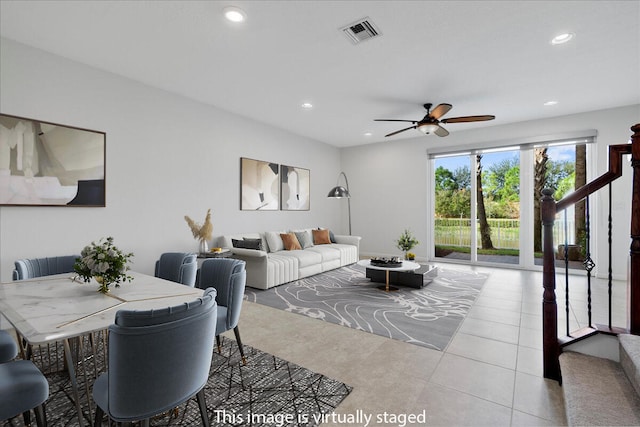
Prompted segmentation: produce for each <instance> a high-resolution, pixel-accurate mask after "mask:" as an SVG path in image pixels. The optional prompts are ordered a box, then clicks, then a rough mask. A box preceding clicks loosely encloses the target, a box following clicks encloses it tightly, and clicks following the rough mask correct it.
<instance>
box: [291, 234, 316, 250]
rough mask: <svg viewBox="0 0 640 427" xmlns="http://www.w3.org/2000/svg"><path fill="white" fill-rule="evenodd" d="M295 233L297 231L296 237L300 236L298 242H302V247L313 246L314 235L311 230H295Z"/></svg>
mask: <svg viewBox="0 0 640 427" xmlns="http://www.w3.org/2000/svg"><path fill="white" fill-rule="evenodd" d="M294 233H296V237H297V238H298V242H300V246H302V249H307V248H310V247H313V235H312V234H311V230H303V231H294Z"/></svg>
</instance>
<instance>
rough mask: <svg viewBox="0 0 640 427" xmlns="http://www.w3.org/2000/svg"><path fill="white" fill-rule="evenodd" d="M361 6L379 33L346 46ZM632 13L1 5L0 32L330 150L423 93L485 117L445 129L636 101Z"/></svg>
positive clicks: (367, 6)
mask: <svg viewBox="0 0 640 427" xmlns="http://www.w3.org/2000/svg"><path fill="white" fill-rule="evenodd" d="M229 5H234V6H238V7H240V8H242V9H243V10H244V11H245V12H246V14H247V20H246V22H244V23H242V24H232V23H230V22H227V21H225V20H224V18H223V16H222V9H223V8H224V7H226V6H229ZM364 17H369V19H370V20H371V21H372V22H373V23H374V24H375V25H376V26H377V27H378V29H379V30H380V32H381V33H382V36H381V37H379V38H375V39H371V40H367V41H364V42H362V43H360V44H358V45H354V44H352V43H351V42H350V41H349V40H348V39H347V38H346V37H345V35H343V34H342V32H341V31H340V28H341V27H344V26H346V25H348V24H351V23H353V22H354V21H356V20H358V19H360V18H364ZM638 22H640V1H604V0H602V1H236V0H229V1H135V2H134V1H83V2H81V1H48V0H47V1H7V0H2V1H0V34H1V35H2V37H6V38H8V39H13V40H16V41H19V42H22V43H25V44H27V45H31V46H35V47H38V48H41V49H44V50H46V51H49V52H52V53H55V54H57V55H61V56H63V57H67V58H70V59H73V60H76V61H78V62H82V63H85V64H88V65H91V66H93V67H97V68H100V69H103V70H108V71H110V72H113V73H116V74H119V75H122V76H126V77H129V78H131V79H134V80H137V81H140V82H143V83H145V84H148V85H151V86H154V87H157V88H161V89H164V90H167V91H170V92H173V93H177V94H181V95H184V96H186V97H189V98H192V99H195V100H198V101H201V102H204V103H206V104H211V105H214V106H217V107H219V108H221V109H224V110H228V111H231V112H235V113H238V114H241V115H243V116H246V117H249V118H251V119H252V120H258V121H261V122H264V123H268V124H270V125H273V126H276V127H278V128H282V129H286V130H288V131H291V132H294V133H296V134H299V135H304V136H307V137H309V138H313V139H316V140H319V141H323V142H326V143H328V144H331V145H335V146H338V147H346V146H352V145H360V144H366V143H369V142H379V141H383V140H385V138H384V135H385V134H387V133H390V132H392V131H394V130H397V129H400V128H402V127H406V126H404V123H400V124H398V123H384V122H374V121H373V119H375V118H398V119H419V118H422V116H423V115H424V113H425V111H424V110H423V108H422V104H424V103H426V102H432V103H433V104H434V105H437V104H439V103H441V102H448V103H451V104H453V109H452V110H451V111H450V112H449V113H448V114H447V115H446V116H445V117H455V116H466V115H478V114H494V115H495V116H496V120H494V121H492V122H484V123H460V124H449V125H446V128H447V129H448V130H449V131H450V132H452V133H453V132H456V131H457V130H462V129H470V128H473V127H479V126H495V125H500V124H506V123H513V122H520V121H525V120H532V119H539V118H544V117H552V116H559V115H565V114H573V113H580V112H585V111H593V110H599V109H605V108H610V107H617V106H624V105H631V104H638V103H640V25H638ZM562 32H573V33H575V38H574V39H573V40H572V41H571V42H570V43H568V44H565V45H560V46H552V45H551V44H550V40H551V38H552V37H553V36H555V35H556V34H559V33H562ZM549 100H557V101H558V104H557V105H556V106H553V107H544V106H543V103H544V102H546V101H549ZM303 102H311V103H313V105H314V108H313V109H311V110H303V109H302V108H300V105H301V103H303ZM365 132H371V133H372V135H371V136H369V137H367V136H364V133H365ZM418 135H420V134H419V133H418V131H415V130H410V131H407V132H403V133H401V134H399V135H397V136H394V137H392V138H387V140H393V139H400V138H407V137H416V136H418ZM423 138H438V137H437V136H434V135H428V136H423Z"/></svg>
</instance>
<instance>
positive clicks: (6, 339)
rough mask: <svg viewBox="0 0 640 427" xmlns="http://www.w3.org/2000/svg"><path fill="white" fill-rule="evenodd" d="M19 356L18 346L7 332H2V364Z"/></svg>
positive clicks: (0, 353) (0, 349)
mask: <svg viewBox="0 0 640 427" xmlns="http://www.w3.org/2000/svg"><path fill="white" fill-rule="evenodd" d="M17 355H18V344H17V343H16V341H15V340H14V339H13V337H12V336H11V334H10V333H9V332H7V331H4V330H0V363H6V362H10V361H11V360H13V359H14V358H15V357H16V356H17Z"/></svg>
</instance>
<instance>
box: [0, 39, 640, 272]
mask: <svg viewBox="0 0 640 427" xmlns="http://www.w3.org/2000/svg"><path fill="white" fill-rule="evenodd" d="M214 77H215V76H214ZM0 112H2V113H5V114H12V115H17V116H24V117H29V118H33V119H39V120H44V121H49V122H54V123H60V124H66V125H71V126H78V127H82V128H88V129H95V130H99V131H104V132H106V133H107V207H106V208H63V207H0V280H3V281H4V280H10V277H11V271H12V270H13V261H14V260H15V259H18V258H23V257H41V256H51V255H59V254H68V253H75V252H78V251H80V249H81V248H82V247H83V246H84V245H85V244H87V243H89V242H90V241H91V240H94V239H97V238H100V237H103V236H108V235H112V236H114V238H115V239H116V243H117V245H118V246H120V247H121V248H122V249H124V250H130V251H133V252H134V253H135V260H134V261H135V265H134V268H135V269H136V270H139V271H142V272H146V273H150V272H152V270H153V263H154V261H155V259H156V258H157V257H158V255H159V254H160V253H162V252H164V251H170V250H185V251H186V250H188V251H192V250H196V248H197V244H196V241H195V240H194V239H193V238H192V236H191V234H190V231H189V229H188V227H187V225H186V223H185V221H184V219H183V216H184V215H189V216H191V217H192V218H194V219H197V220H199V221H202V220H203V219H204V215H205V213H206V210H207V209H208V208H211V209H212V211H213V224H214V234H215V235H216V236H219V235H221V234H227V233H235V232H242V231H264V230H273V229H285V228H297V227H306V226H316V225H324V226H327V227H330V228H332V229H334V230H336V231H337V232H338V233H346V231H347V218H346V203H345V202H344V201H338V200H330V199H327V198H326V194H327V192H328V190H329V189H330V188H332V187H333V186H334V185H335V183H336V179H337V177H338V174H339V172H340V170H344V171H345V172H346V174H347V176H348V179H349V185H350V189H351V193H352V199H351V207H352V222H353V224H352V226H353V234H354V235H361V236H362V237H363V240H362V244H361V245H362V246H361V248H362V252H363V253H364V254H396V253H398V250H397V249H396V248H395V244H394V240H395V239H396V238H397V237H398V235H399V234H400V232H401V231H402V230H403V229H404V228H407V227H408V228H411V230H412V231H414V232H415V233H416V235H417V237H418V239H419V240H420V241H421V242H422V244H421V245H419V246H418V247H417V248H416V250H415V252H416V253H417V255H418V256H419V257H421V258H424V257H426V255H427V247H426V242H428V238H427V233H428V230H427V223H428V220H427V216H428V215H430V213H429V212H427V194H428V191H429V188H430V187H429V186H430V185H431V183H430V180H429V179H428V178H427V174H426V169H427V168H426V164H427V154H426V152H427V149H430V148H433V147H439V146H443V145H444V144H446V145H447V146H448V147H464V146H483V145H493V144H494V142H495V141H505V140H509V139H521V138H529V137H535V136H540V135H549V134H558V133H566V132H571V131H580V130H585V129H597V131H598V138H597V140H598V149H597V165H598V167H597V168H598V174H600V173H602V172H604V171H605V170H606V168H607V155H606V146H607V145H609V144H619V143H625V142H626V141H627V140H628V138H629V135H630V131H629V127H630V126H631V125H632V124H634V123H637V122H638V121H640V106H639V105H635V106H630V107H623V108H617V109H611V110H605V111H597V112H591V113H585V114H578V115H573V116H566V117H557V118H552V119H546V120H538V121H530V122H523V123H517V124H510V125H498V126H489V127H485V128H481V129H475V130H463V128H464V125H451V127H450V130H451V135H450V136H448V137H447V138H437V137H433V136H419V137H416V138H412V139H408V140H400V141H398V140H390V141H388V142H384V143H379V144H374V145H366V146H360V147H353V148H347V149H342V150H339V149H337V148H335V147H331V146H329V145H326V144H323V143H320V142H317V141H313V140H310V139H308V138H304V137H300V136H297V135H293V134H290V133H287V132H284V131H281V130H278V129H275V128H272V127H269V126H266V125H263V124H261V123H258V122H256V121H253V120H251V119H247V118H245V117H240V116H237V115H234V114H230V113H227V112H224V111H221V110H219V109H216V108H214V107H211V106H207V105H204V104H200V103H197V102H194V101H191V100H188V99H185V98H183V97H180V96H176V95H173V94H170V93H167V92H164V91H160V90H157V89H154V88H150V87H148V86H145V85H142V84H139V83H137V82H134V81H131V80H128V79H124V78H121V77H119V76H116V75H113V74H110V73H106V72H103V71H100V70H96V69H93V68H90V67H87V66H84V65H81V64H78V63H75V62H72V61H69V60H66V59H63V58H61V57H58V56H54V55H51V54H48V53H46V52H43V51H40V50H36V49H32V48H30V47H27V46H24V45H21V44H18V43H15V42H13V41H10V40H6V39H0ZM498 123H499V122H498ZM240 157H251V158H255V159H260V160H268V161H272V162H277V163H283V164H289V165H292V166H299V167H303V168H308V169H310V170H311V210H310V211H307V212H286V211H277V212H246V211H240V210H239V197H240V196H239V188H240V184H239V176H240V171H239V164H240V160H239V159H240ZM625 169H626V171H625V176H624V177H623V178H622V179H621V180H619V181H618V182H616V183H615V185H614V188H615V195H616V197H615V201H614V238H615V239H616V241H617V242H619V243H618V244H616V245H615V247H614V258H615V259H614V273H615V274H616V276H617V277H625V275H626V273H625V270H626V259H627V254H628V241H629V215H630V199H629V197H628V196H627V195H630V193H631V184H630V167H629V165H628V164H626V165H625ZM620 195H621V196H620ZM604 206H605V204H604V203H600V204H599V205H598V213H600V216H599V220H598V224H597V225H598V234H597V240H598V242H597V243H598V253H605V252H606V250H605V249H604V248H606V240H607V239H606V212H605V211H603V209H605V207H604ZM596 255H598V254H596ZM599 259H600V260H602V259H603V258H602V256H599ZM599 262H603V261H599ZM601 268H602V267H601ZM602 269H603V270H604V268H602Z"/></svg>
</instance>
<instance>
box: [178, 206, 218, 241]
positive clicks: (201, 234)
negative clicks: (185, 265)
mask: <svg viewBox="0 0 640 427" xmlns="http://www.w3.org/2000/svg"><path fill="white" fill-rule="evenodd" d="M184 220H185V221H187V224H188V225H189V228H190V229H191V233H192V234H193V237H195V238H196V239H198V240H200V241H203V240H210V239H211V237H213V224H211V209H209V210H207V216H206V218H205V219H204V223H203V224H202V225H200V224H198V223H197V222H195V221H194V220H192V219H191V218H189V216H188V215H185V216H184Z"/></svg>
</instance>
